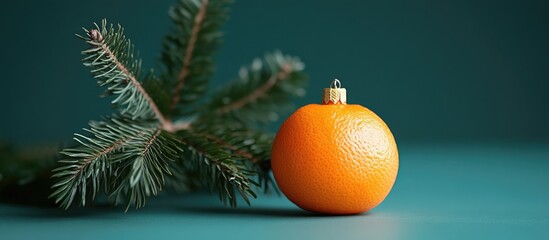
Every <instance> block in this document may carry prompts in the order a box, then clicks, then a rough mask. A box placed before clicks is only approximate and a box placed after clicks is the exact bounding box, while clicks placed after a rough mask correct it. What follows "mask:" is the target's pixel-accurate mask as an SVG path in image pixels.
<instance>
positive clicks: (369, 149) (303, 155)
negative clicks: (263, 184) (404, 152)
mask: <svg viewBox="0 0 549 240" xmlns="http://www.w3.org/2000/svg"><path fill="white" fill-rule="evenodd" d="M398 165H399V162H398V150H397V145H396V142H395V140H394V137H393V135H392V133H391V131H390V130H389V128H388V127H387V125H386V124H385V123H384V122H383V120H382V119H381V118H380V117H378V116H377V115H376V114H375V113H374V112H372V111H370V110H369V109H367V108H365V107H362V106H360V105H346V104H341V103H336V104H332V103H330V104H328V105H326V104H310V105H307V106H304V107H302V108H300V109H298V110H297V111H296V112H295V113H293V114H292V115H291V116H290V117H289V118H288V119H287V120H286V121H285V122H284V123H283V124H282V126H281V127H280V130H279V131H278V133H277V135H276V137H275V140H274V143H273V147H272V169H273V174H274V177H275V179H276V182H277V183H278V186H279V188H280V189H281V190H282V192H283V193H284V194H285V195H286V197H287V198H288V199H289V200H290V201H292V202H293V203H295V204H296V205H297V206H299V207H301V208H303V209H305V210H308V211H312V212H318V213H324V214H357V213H362V212H366V211H368V210H370V209H372V208H374V207H376V206H377V205H378V204H380V203H381V202H382V201H383V200H384V199H385V197H386V196H387V195H388V194H389V192H390V191H391V188H392V186H393V184H394V182H395V180H396V177H397V172H398Z"/></svg>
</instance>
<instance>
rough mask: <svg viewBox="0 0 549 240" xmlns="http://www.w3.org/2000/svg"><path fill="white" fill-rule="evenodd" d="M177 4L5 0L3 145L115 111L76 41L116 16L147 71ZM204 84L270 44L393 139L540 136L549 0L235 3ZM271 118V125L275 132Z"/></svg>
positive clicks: (544, 129) (64, 133)
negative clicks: (337, 82)
mask: <svg viewBox="0 0 549 240" xmlns="http://www.w3.org/2000/svg"><path fill="white" fill-rule="evenodd" d="M172 2H173V1H130V0H124V1H121V0H115V1H107V0H94V1H68V0H59V1H10V2H7V3H3V4H2V7H1V8H0V23H1V24H2V25H1V37H0V46H3V51H2V53H1V55H2V57H1V59H2V63H1V64H0V72H1V73H2V77H1V82H2V85H1V87H0V102H2V106H3V108H2V111H1V113H2V115H1V118H0V139H4V140H9V141H12V142H16V143H19V144H28V143H45V142H50V143H60V142H66V141H67V140H69V139H70V138H71V136H72V133H73V132H76V131H79V129H80V128H82V127H84V126H86V124H87V122H88V120H90V119H98V118H99V116H100V115H105V114H108V113H109V112H110V106H109V104H108V101H107V100H105V99H99V98H98V97H97V95H99V94H100V93H101V91H102V90H101V89H99V88H97V87H96V85H95V82H94V80H93V79H92V78H91V77H90V76H89V73H88V72H87V69H85V68H84V67H83V66H81V63H80V58H81V56H80V53H79V51H80V50H82V49H83V48H85V44H83V43H82V42H81V41H79V40H78V39H77V38H76V37H74V36H73V34H74V33H81V30H80V27H81V26H86V27H90V26H91V22H93V21H99V20H100V19H101V18H103V17H105V18H107V19H108V20H109V21H111V22H120V23H121V24H122V25H123V26H125V27H126V30H127V35H128V36H129V37H130V38H131V39H132V41H133V42H134V43H135V45H136V47H137V48H138V49H140V52H141V55H142V57H143V61H144V65H145V66H146V67H154V66H155V65H156V64H157V60H158V58H159V52H160V46H161V39H162V36H163V34H164V33H166V32H167V31H168V29H169V27H170V21H169V19H168V17H167V14H166V12H167V9H168V7H169V6H170V5H171V4H172ZM232 12H233V14H232V16H231V19H230V20H229V22H228V23H227V25H226V27H225V32H226V38H225V43H224V44H223V46H222V48H221V49H220V51H219V52H218V55H217V59H218V71H217V73H216V74H215V76H214V80H213V82H212V87H213V88H215V87H217V86H218V85H219V84H220V83H223V82H226V81H228V80H230V79H231V78H232V77H233V76H235V75H236V73H237V71H238V68H239V67H240V66H241V65H242V64H245V63H248V62H250V61H251V60H252V59H253V58H254V57H256V56H261V55H262V54H264V53H265V52H266V51H271V50H274V49H281V50H283V51H284V52H286V53H289V54H293V55H298V56H300V57H301V58H302V60H303V61H304V62H305V63H306V66H307V72H308V73H309V75H310V78H311V81H310V86H309V92H308V95H307V97H306V98H305V99H301V100H299V101H297V102H296V104H297V105H298V106H299V105H304V104H307V103H313V102H319V99H320V94H321V91H322V88H323V87H327V86H328V85H329V83H330V81H331V80H332V79H333V78H334V77H337V78H339V79H341V80H342V81H343V84H344V86H345V87H347V88H348V90H349V96H348V97H349V102H352V103H359V104H361V105H364V106H367V107H369V108H371V109H372V110H374V111H375V112H377V113H378V114H379V115H380V116H381V117H382V118H383V119H384V120H385V121H386V122H387V123H388V124H389V126H390V127H391V129H392V131H393V133H394V134H395V136H396V138H397V140H398V141H399V142H400V143H413V142H439V141H444V142H462V141H476V142H488V141H511V142H531V141H543V142H546V141H547V140H549V124H548V122H549V110H548V107H547V104H548V103H549V94H548V93H547V90H548V89H549V81H548V78H549V58H548V56H549V44H548V42H549V33H548V30H547V29H549V17H548V16H549V2H548V1H541V0H540V1H535V0H527V1H471V0H466V1H434V0H433V1H404V0H401V1H397V0H390V1H351V0H340V1H313V0H300V1H291V0H277V1H252V0H242V1H237V2H236V3H235V4H234V7H233V11H232ZM277 126H278V124H275V125H274V126H273V128H272V129H273V130H275V129H276V128H277Z"/></svg>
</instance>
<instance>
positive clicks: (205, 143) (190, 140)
mask: <svg viewBox="0 0 549 240" xmlns="http://www.w3.org/2000/svg"><path fill="white" fill-rule="evenodd" d="M178 135H179V136H180V137H181V141H182V142H183V143H184V144H185V145H186V146H187V150H188V151H186V154H185V156H184V159H185V160H190V161H192V163H193V168H194V170H196V171H198V173H199V176H200V177H201V179H202V182H203V183H204V184H205V185H206V186H208V187H209V188H210V190H216V191H217V192H218V194H219V199H220V200H221V201H222V202H223V203H225V204H229V205H230V206H231V207H236V205H237V198H236V197H237V195H236V194H239V195H240V196H241V197H242V199H243V200H244V201H245V202H246V203H247V204H248V205H250V200H249V198H250V197H253V198H256V197H257V196H256V194H255V193H254V191H253V189H252V188H253V187H254V186H257V185H258V183H257V182H255V181H253V179H252V178H253V177H254V176H256V174H257V173H256V172H254V171H253V170H250V169H248V168H247V165H246V163H245V162H243V161H239V160H238V158H235V157H234V156H233V155H232V154H231V153H230V151H227V150H226V149H225V148H223V147H221V146H220V145H219V144H216V143H214V142H212V141H210V140H209V139H208V138H206V137H204V136H201V135H200V134H196V133H193V132H188V131H180V132H178Z"/></svg>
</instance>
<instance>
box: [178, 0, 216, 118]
mask: <svg viewBox="0 0 549 240" xmlns="http://www.w3.org/2000/svg"><path fill="white" fill-rule="evenodd" d="M207 7H208V0H202V5H201V6H200V9H199V10H198V13H197V14H196V16H195V18H194V24H193V28H192V30H191V36H190V38H189V42H188V43H187V48H186V49H185V53H184V54H185V55H184V58H183V63H182V65H181V70H180V71H179V74H178V75H177V85H176V86H175V89H174V91H173V95H172V103H171V105H170V111H173V109H175V107H176V106H177V103H178V102H179V100H180V99H181V96H180V94H181V90H182V89H183V86H184V85H185V80H186V79H187V76H189V71H190V69H189V66H190V65H191V60H192V57H193V51H194V49H195V47H196V40H197V39H198V33H199V32H200V28H201V27H202V23H203V22H204V18H205V17H206V8H207Z"/></svg>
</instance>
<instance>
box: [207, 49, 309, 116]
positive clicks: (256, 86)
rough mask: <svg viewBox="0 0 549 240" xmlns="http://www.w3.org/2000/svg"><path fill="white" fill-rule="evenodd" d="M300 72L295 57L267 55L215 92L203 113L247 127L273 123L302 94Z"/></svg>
mask: <svg viewBox="0 0 549 240" xmlns="http://www.w3.org/2000/svg"><path fill="white" fill-rule="evenodd" d="M303 69H304V64H303V63H302V62H301V61H300V60H299V59H298V58H296V57H292V56H289V55H283V54H282V53H281V52H278V51H276V52H274V53H272V54H266V55H265V57H264V58H263V59H255V60H254V61H253V63H252V64H251V65H249V66H247V67H243V68H241V69H240V73H239V76H238V77H237V78H236V79H235V80H234V81H233V82H231V83H230V84H229V85H228V86H227V87H225V88H223V89H222V90H220V91H218V92H217V93H216V94H215V95H214V96H213V97H212V100H211V101H210V102H209V103H208V104H207V108H206V109H208V111H212V112H213V113H214V114H215V115H218V116H222V117H227V118H228V119H238V120H240V121H241V122H246V123H250V122H252V123H253V122H269V121H274V120H276V119H277V118H278V113H277V112H279V111H280V110H281V109H284V108H289V107H290V106H291V99H292V98H293V97H300V96H303V95H304V94H305V90H304V84H305V82H306V77H305V75H304V73H303ZM203 114H204V115H206V116H207V117H208V118H209V117H210V115H211V114H210V113H203Z"/></svg>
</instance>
